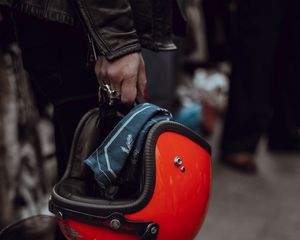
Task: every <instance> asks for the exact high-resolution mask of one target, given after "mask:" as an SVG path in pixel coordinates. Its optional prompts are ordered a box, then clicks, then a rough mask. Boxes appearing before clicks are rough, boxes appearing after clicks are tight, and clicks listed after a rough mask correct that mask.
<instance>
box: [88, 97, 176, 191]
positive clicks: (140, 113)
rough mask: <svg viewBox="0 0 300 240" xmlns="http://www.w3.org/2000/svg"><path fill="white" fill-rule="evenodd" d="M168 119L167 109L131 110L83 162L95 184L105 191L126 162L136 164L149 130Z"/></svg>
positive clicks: (147, 105) (142, 107) (140, 107)
mask: <svg viewBox="0 0 300 240" xmlns="http://www.w3.org/2000/svg"><path fill="white" fill-rule="evenodd" d="M171 118H172V115H171V114H170V112H169V111H168V110H166V109H162V108H159V107H158V106H155V105H153V104H150V103H144V104H139V105H137V106H136V107H134V108H133V109H132V110H131V111H130V112H129V113H128V114H127V115H126V116H125V117H124V118H123V119H122V120H121V121H120V122H119V123H118V124H117V126H116V127H115V128H114V129H113V130H112V131H111V132H110V134H109V135H108V136H107V138H106V139H105V140H104V141H103V142H102V144H101V145H100V146H99V147H98V148H97V149H96V151H95V152H94V153H93V154H92V155H91V156H89V157H88V159H86V160H85V161H84V163H85V164H87V165H88V166H89V167H90V168H91V169H92V171H93V172H94V176H95V179H96V181H97V183H98V185H99V186H100V187H101V188H102V189H106V188H107V187H108V186H110V185H112V184H114V183H115V181H116V179H117V178H118V176H119V174H120V172H121V171H122V169H123V167H124V166H125V165H126V162H127V161H129V159H130V161H131V164H136V163H137V161H138V159H139V154H140V152H141V150H142V148H143V144H144V141H145V138H146V136H147V133H148V132H149V130H150V128H151V127H152V126H153V125H154V124H156V123H157V122H160V121H165V120H170V119H171Z"/></svg>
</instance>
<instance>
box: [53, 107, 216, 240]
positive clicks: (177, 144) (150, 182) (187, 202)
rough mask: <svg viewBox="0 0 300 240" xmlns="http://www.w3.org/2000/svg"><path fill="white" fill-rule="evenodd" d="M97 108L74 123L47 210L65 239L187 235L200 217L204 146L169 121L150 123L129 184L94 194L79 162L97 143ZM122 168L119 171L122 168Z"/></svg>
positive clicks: (205, 179)
mask: <svg viewBox="0 0 300 240" xmlns="http://www.w3.org/2000/svg"><path fill="white" fill-rule="evenodd" d="M99 122H101V121H99V110H97V109H94V110H91V111H90V112H88V113H87V114H86V115H85V116H84V117H83V118H82V119H81V122H80V123H79V125H78V127H77V130H76V133H75V136H74V140H73V145H72V149H71V153H70V159H69V163H68V168H67V170H66V172H65V175H64V177H63V178H62V180H61V181H60V182H59V183H57V184H56V185H55V186H54V188H53V191H52V194H51V198H50V203H49V205H50V210H51V211H52V212H53V213H54V214H55V215H56V217H57V222H58V224H59V226H60V228H61V230H62V232H63V233H64V235H65V237H66V238H67V239H69V240H83V239H84V240H134V239H159V240H165V239H172V240H189V239H193V238H194V237H195V236H196V234H197V232H198V230H199V229H200V227H201V224H202V222H203V220H204V217H205V214H206V210H207V206H208V200H209V195H210V188H211V160H210V151H211V150H210V146H209V145H208V144H207V143H206V142H205V141H204V140H203V139H202V138H201V137H200V136H198V135H197V134H195V133H194V132H193V131H191V130H190V129H188V128H186V127H184V126H183V125H180V124H178V123H175V122H172V121H162V122H159V123H156V124H154V126H152V127H151V129H150V131H149V132H148V134H147V136H146V138H145V141H144V143H143V145H144V146H143V154H142V156H141V157H140V159H139V164H138V171H137V172H138V174H137V177H136V179H137V180H136V182H135V183H134V184H132V185H134V186H119V189H118V192H119V193H120V194H119V195H116V196H114V197H113V198H109V197H107V196H105V195H103V194H99V188H98V187H97V184H95V180H94V178H93V176H92V173H91V171H90V170H89V169H88V168H87V167H86V166H85V165H84V164H83V160H84V159H86V158H87V157H88V156H89V155H90V154H91V153H92V152H93V151H94V150H95V149H96V148H97V146H98V145H99V137H98V136H99V133H100V134H101V127H103V126H101V124H99ZM124 171H125V170H124Z"/></svg>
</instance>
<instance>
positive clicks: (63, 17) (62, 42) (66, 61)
mask: <svg viewBox="0 0 300 240" xmlns="http://www.w3.org/2000/svg"><path fill="white" fill-rule="evenodd" d="M149 4H150V5H153V6H155V8H154V7H153V8H152V9H153V11H149V9H148V6H149ZM0 6H2V12H3V13H4V14H3V15H4V17H11V15H13V19H14V23H15V25H16V32H17V40H18V43H19V45H20V47H21V49H22V53H23V60H24V67H25V69H26V70H27V72H28V73H29V76H30V80H31V81H32V83H33V87H34V90H35V92H36V93H38V94H37V96H38V98H47V100H49V101H50V102H51V103H53V105H54V124H55V133H56V134H55V138H56V147H57V150H56V151H57V158H58V170H59V176H62V174H63V172H64V170H65V166H66V162H67V159H68V152H69V149H70V146H71V141H72V138H73V134H74V130H75V128H76V125H77V123H78V121H79V119H80V118H81V117H82V115H83V114H84V113H85V112H86V111H87V110H89V109H91V108H93V107H96V106H98V96H97V95H98V88H99V85H100V86H101V85H103V83H107V84H110V86H111V88H112V89H113V90H116V91H118V92H119V93H120V96H121V101H122V103H124V104H126V105H131V104H132V103H133V102H134V101H135V99H136V96H137V93H138V92H141V93H143V92H144V90H145V87H146V76H145V65H144V60H143V57H142V55H141V53H140V51H141V47H142V46H143V47H145V48H149V49H151V50H162V51H163V50H174V49H176V47H175V45H174V44H173V42H172V41H171V31H172V28H171V11H169V10H170V9H171V1H164V2H157V1H154V0H145V1H135V0H132V1H130V2H129V1H127V0H117V1H113V2H111V1H98V2H97V1H83V0H82V1H67V0H65V1H59V0H55V1H51V2H48V1H46V2H44V1H43V2H41V1H37V0H32V1H26V0H24V1H18V2H16V1H10V0H8V1H7V0H5V1H4V0H0ZM145 16H146V17H145ZM157 19H159V20H160V21H156V20H157ZM153 22H155V23H156V24H154V25H152V23H153ZM93 61H94V62H93ZM87 62H89V63H90V62H93V63H92V64H94V70H92V71H90V70H89V69H88V68H87V67H86V64H87ZM94 72H95V73H94ZM96 78H97V80H98V83H97V81H96V80H95V79H96Z"/></svg>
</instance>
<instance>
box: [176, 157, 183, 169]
mask: <svg viewBox="0 0 300 240" xmlns="http://www.w3.org/2000/svg"><path fill="white" fill-rule="evenodd" d="M174 164H175V166H176V167H179V166H181V164H182V159H181V158H180V157H178V156H177V157H175V158H174Z"/></svg>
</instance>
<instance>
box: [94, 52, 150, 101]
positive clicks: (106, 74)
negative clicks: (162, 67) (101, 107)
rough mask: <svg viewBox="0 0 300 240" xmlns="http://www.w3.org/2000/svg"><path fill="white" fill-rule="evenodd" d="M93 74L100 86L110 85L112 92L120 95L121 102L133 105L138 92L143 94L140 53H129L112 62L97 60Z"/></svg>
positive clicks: (102, 59) (144, 81)
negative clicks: (114, 91)
mask: <svg viewBox="0 0 300 240" xmlns="http://www.w3.org/2000/svg"><path fill="white" fill-rule="evenodd" d="M95 73H96V76H97V79H98V82H99V84H100V86H101V85H103V84H105V83H107V84H110V87H111V89H112V90H116V91H118V92H119V93H120V94H121V102H122V103H124V104H126V105H130V104H133V103H134V101H135V99H136V97H137V93H138V91H139V92H140V93H141V94H143V93H144V91H145V88H146V83H147V79H146V73H145V63H144V59H143V57H142V54H141V53H131V54H128V55H126V56H123V57H121V58H119V59H117V60H114V61H108V60H107V59H106V58H105V57H103V56H101V57H99V58H98V60H97V62H96V65H95Z"/></svg>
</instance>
